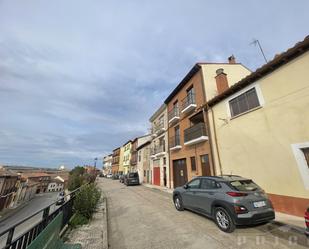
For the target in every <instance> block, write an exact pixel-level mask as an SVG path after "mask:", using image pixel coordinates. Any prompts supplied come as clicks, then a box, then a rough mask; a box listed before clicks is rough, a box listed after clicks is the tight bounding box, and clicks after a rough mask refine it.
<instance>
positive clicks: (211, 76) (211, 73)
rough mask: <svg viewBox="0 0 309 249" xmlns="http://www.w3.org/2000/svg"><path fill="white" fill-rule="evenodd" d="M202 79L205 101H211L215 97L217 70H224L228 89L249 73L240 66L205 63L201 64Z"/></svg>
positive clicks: (216, 93)
mask: <svg viewBox="0 0 309 249" xmlns="http://www.w3.org/2000/svg"><path fill="white" fill-rule="evenodd" d="M201 68H202V73H203V79H204V89H205V92H206V98H207V100H210V99H212V98H213V97H215V96H216V95H218V92H217V85H216V79H215V77H216V70H217V69H219V68H222V69H224V73H226V74H227V80H228V83H229V87H230V86H232V85H234V84H235V83H237V82H238V81H240V80H241V79H242V78H245V77H246V76H247V75H249V74H250V73H251V71H250V70H249V69H247V68H246V67H244V66H243V65H242V64H228V63H220V64H219V63H214V64H211V63H207V64H201Z"/></svg>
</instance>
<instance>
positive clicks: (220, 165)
mask: <svg viewBox="0 0 309 249" xmlns="http://www.w3.org/2000/svg"><path fill="white" fill-rule="evenodd" d="M207 109H209V110H210V111H211V117H212V125H213V127H214V129H213V130H214V136H215V144H216V150H217V156H218V162H219V168H220V175H222V174H223V171H222V164H221V157H220V151H219V146H218V139H217V131H216V124H215V115H214V112H213V110H212V108H211V107H209V106H208V105H207Z"/></svg>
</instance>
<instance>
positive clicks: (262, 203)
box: [253, 201, 266, 208]
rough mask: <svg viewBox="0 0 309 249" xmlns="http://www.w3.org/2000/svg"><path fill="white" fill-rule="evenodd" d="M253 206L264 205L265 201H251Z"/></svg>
mask: <svg viewBox="0 0 309 249" xmlns="http://www.w3.org/2000/svg"><path fill="white" fill-rule="evenodd" d="M253 206H254V207H255V208H259V207H265V206H266V203H265V201H256V202H253Z"/></svg>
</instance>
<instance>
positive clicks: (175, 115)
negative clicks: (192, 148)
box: [168, 107, 180, 124]
mask: <svg viewBox="0 0 309 249" xmlns="http://www.w3.org/2000/svg"><path fill="white" fill-rule="evenodd" d="M179 119H180V117H179V109H178V107H174V108H173V109H172V110H171V111H169V113H168V123H169V124H171V123H174V122H176V121H178V120H179Z"/></svg>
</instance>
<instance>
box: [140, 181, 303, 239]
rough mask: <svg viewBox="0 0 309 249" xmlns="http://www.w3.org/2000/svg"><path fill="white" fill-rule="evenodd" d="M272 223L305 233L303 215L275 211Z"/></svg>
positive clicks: (164, 189)
mask: <svg viewBox="0 0 309 249" xmlns="http://www.w3.org/2000/svg"><path fill="white" fill-rule="evenodd" d="M143 186H145V187H147V188H152V189H158V190H161V191H164V192H166V193H169V194H172V193H173V189H169V188H166V187H161V186H156V185H151V184H148V183H143ZM274 223H276V224H277V225H280V226H286V227H285V229H286V230H289V229H292V230H294V231H296V232H299V233H302V234H304V233H305V219H304V218H303V217H298V216H294V215H289V214H285V213H280V212H276V219H275V221H274Z"/></svg>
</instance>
